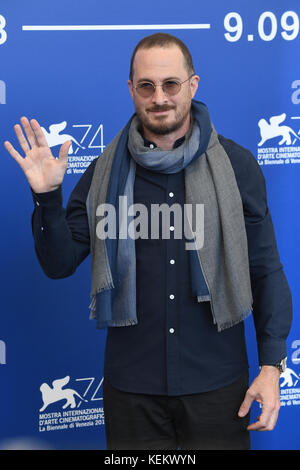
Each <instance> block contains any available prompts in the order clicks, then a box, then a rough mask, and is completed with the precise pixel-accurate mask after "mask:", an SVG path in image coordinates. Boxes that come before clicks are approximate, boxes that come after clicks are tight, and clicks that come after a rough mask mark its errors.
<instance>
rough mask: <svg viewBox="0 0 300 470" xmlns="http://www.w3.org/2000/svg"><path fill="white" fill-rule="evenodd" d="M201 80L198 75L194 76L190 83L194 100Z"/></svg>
mask: <svg viewBox="0 0 300 470" xmlns="http://www.w3.org/2000/svg"><path fill="white" fill-rule="evenodd" d="M199 80H200V77H199V76H198V75H194V76H193V78H192V79H191V81H190V87H191V94H192V98H194V96H195V94H196V91H197V89H198V83H199Z"/></svg>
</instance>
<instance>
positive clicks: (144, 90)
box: [136, 82, 154, 98]
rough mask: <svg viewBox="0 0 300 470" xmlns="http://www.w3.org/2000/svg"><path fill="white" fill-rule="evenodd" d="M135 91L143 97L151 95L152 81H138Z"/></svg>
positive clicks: (152, 91)
mask: <svg viewBox="0 0 300 470" xmlns="http://www.w3.org/2000/svg"><path fill="white" fill-rule="evenodd" d="M136 91H137V92H138V94H139V95H140V96H142V97H143V98H148V97H149V96H151V95H153V93H154V86H153V85H152V83H148V82H144V83H139V84H138V85H137V87H136Z"/></svg>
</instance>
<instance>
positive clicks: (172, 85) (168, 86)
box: [163, 80, 180, 95]
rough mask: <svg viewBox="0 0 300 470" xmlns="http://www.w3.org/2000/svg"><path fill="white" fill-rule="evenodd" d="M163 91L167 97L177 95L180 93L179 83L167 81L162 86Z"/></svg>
mask: <svg viewBox="0 0 300 470" xmlns="http://www.w3.org/2000/svg"><path fill="white" fill-rule="evenodd" d="M163 91H164V92H165V93H166V94H167V95H177V93H179V91H180V83H178V82H175V81H173V80H168V81H166V82H164V84H163Z"/></svg>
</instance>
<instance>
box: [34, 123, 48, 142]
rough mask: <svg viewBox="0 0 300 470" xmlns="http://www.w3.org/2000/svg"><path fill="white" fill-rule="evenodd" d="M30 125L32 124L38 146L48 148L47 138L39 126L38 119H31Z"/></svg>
mask: <svg viewBox="0 0 300 470" xmlns="http://www.w3.org/2000/svg"><path fill="white" fill-rule="evenodd" d="M30 124H31V127H32V129H33V131H34V133H35V137H36V140H37V142H38V144H39V145H40V146H41V147H48V142H47V139H46V137H45V134H44V132H43V131H42V128H41V126H40V125H39V123H38V122H37V120H36V119H31V121H30Z"/></svg>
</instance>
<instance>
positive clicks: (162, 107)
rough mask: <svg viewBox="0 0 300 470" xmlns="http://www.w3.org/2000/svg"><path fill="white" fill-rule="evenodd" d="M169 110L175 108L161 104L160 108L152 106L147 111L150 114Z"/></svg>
mask: <svg viewBox="0 0 300 470" xmlns="http://www.w3.org/2000/svg"><path fill="white" fill-rule="evenodd" d="M170 109H175V106H170V105H167V104H163V105H161V106H160V105H156V106H153V107H152V108H148V109H147V111H150V112H158V111H170Z"/></svg>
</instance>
